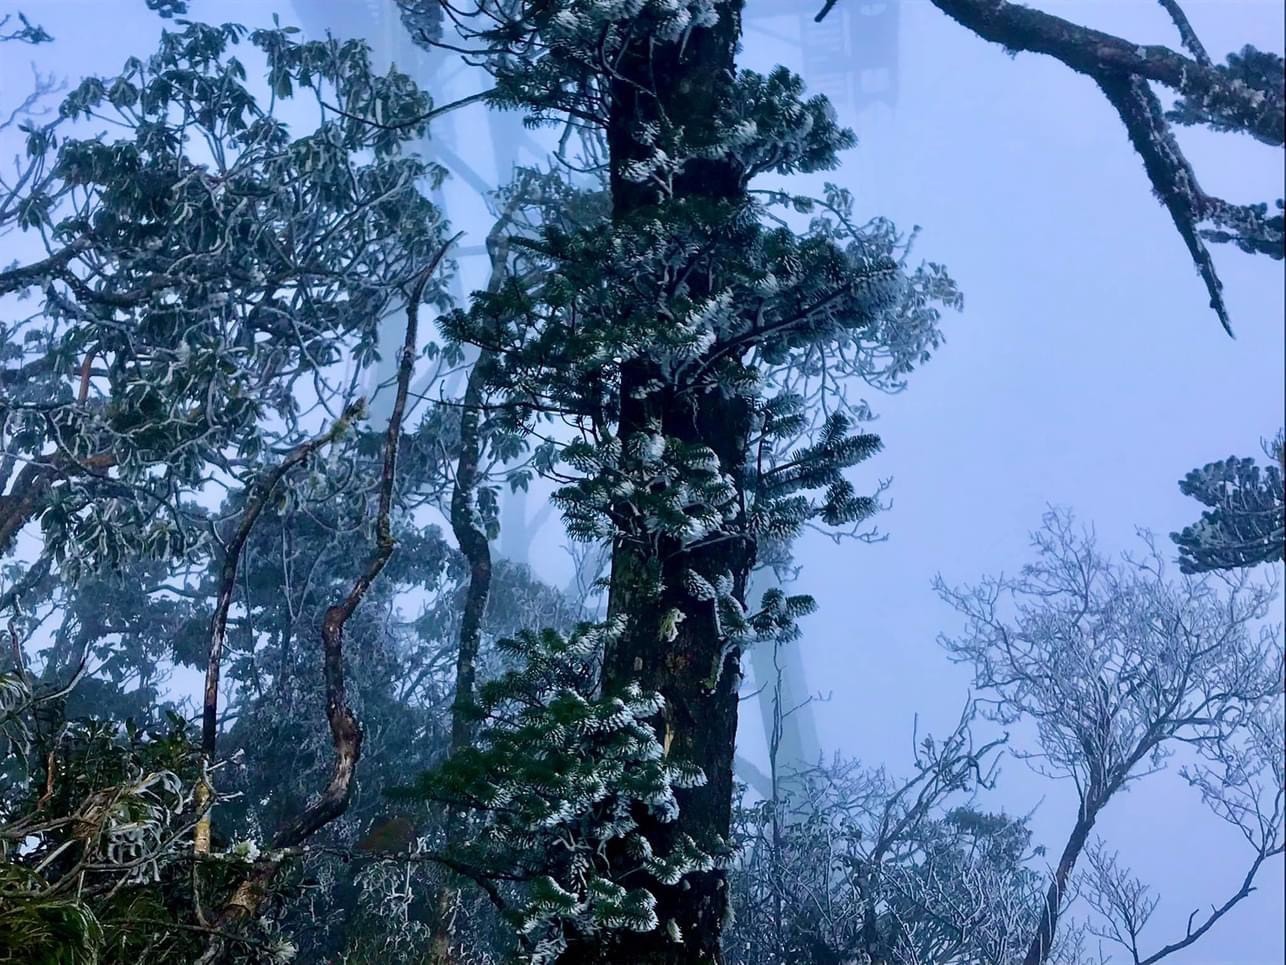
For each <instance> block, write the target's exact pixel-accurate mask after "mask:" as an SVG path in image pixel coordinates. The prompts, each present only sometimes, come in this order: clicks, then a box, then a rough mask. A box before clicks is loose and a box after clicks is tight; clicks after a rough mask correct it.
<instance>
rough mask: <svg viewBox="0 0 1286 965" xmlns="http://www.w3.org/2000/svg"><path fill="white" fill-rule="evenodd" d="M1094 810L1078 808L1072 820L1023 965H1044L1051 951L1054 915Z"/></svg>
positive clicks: (1090, 827)
mask: <svg viewBox="0 0 1286 965" xmlns="http://www.w3.org/2000/svg"><path fill="white" fill-rule="evenodd" d="M1098 811H1099V809H1098V808H1097V807H1089V806H1086V805H1082V807H1081V813H1080V816H1079V817H1077V819H1076V824H1075V825H1073V827H1072V833H1071V834H1070V835H1068V837H1067V843H1066V844H1065V845H1064V846H1063V853H1062V855H1060V856H1059V859H1058V867H1057V868H1055V869H1054V877H1053V880H1052V881H1050V883H1049V888H1047V889H1046V891H1045V903H1044V907H1043V908H1042V910H1041V915H1040V924H1039V925H1037V927H1036V934H1035V936H1034V937H1033V938H1032V940H1031V944H1030V945H1029V946H1028V947H1027V955H1026V957H1025V958H1024V959H1023V965H1044V963H1045V961H1046V960H1047V959H1048V958H1049V953H1050V951H1051V950H1052V948H1053V944H1054V935H1055V933H1056V931H1057V929H1058V916H1059V914H1060V913H1061V912H1062V906H1063V897H1064V896H1065V895H1066V894H1067V886H1068V884H1069V883H1070V881H1071V877H1072V871H1073V870H1074V869H1075V867H1076V861H1077V859H1078V858H1079V857H1080V856H1081V852H1082V851H1084V850H1085V845H1086V843H1087V842H1088V841H1089V837H1090V832H1091V831H1092V830H1093V829H1094V821H1095V820H1096V819H1097V818H1098Z"/></svg>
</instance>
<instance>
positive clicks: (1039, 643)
mask: <svg viewBox="0 0 1286 965" xmlns="http://www.w3.org/2000/svg"><path fill="white" fill-rule="evenodd" d="M1141 535H1142V539H1143V544H1144V552H1143V553H1142V554H1141V555H1139V556H1131V555H1125V556H1123V557H1122V558H1121V559H1120V560H1113V559H1111V558H1109V557H1108V556H1106V555H1104V554H1103V553H1102V552H1101V551H1100V550H1099V549H1098V547H1097V545H1096V540H1095V536H1094V534H1093V532H1092V531H1091V530H1088V529H1082V528H1080V527H1078V526H1077V524H1076V523H1075V521H1074V519H1073V517H1072V515H1071V514H1070V513H1068V512H1066V511H1058V510H1051V511H1050V512H1049V513H1047V514H1046V516H1045V518H1044V525H1043V526H1042V527H1041V529H1040V530H1038V531H1037V532H1036V533H1035V534H1034V535H1033V545H1034V547H1035V550H1036V560H1035V562H1033V563H1031V564H1029V565H1027V566H1024V567H1023V569H1022V571H1021V573H1020V574H1019V576H1018V577H1017V578H1006V577H1003V576H1002V577H997V578H989V579H985V580H984V581H983V582H981V583H979V584H978V585H976V586H972V587H966V588H949V587H948V586H947V585H946V584H945V583H944V582H943V581H942V579H941V578H940V577H939V578H938V580H937V581H936V584H935V585H936V588H937V590H938V592H939V593H940V595H941V596H942V597H943V599H945V600H946V601H947V602H948V603H950V604H951V605H952V606H953V607H954V608H955V609H956V610H957V611H958V612H960V613H961V614H962V615H964V617H965V618H966V626H965V629H964V631H963V633H962V634H961V635H959V636H957V637H950V638H949V637H943V639H942V643H943V645H944V646H945V647H946V649H947V651H948V652H949V653H950V655H951V656H952V657H953V658H954V659H955V660H957V661H960V662H963V663H969V664H972V665H973V668H974V675H975V684H976V686H977V687H979V688H980V689H981V691H983V692H984V693H985V694H986V695H987V696H986V704H985V706H986V707H987V708H988V713H989V714H990V715H991V716H992V717H993V718H994V719H996V720H999V721H1002V722H1005V723H1007V724H1008V723H1015V722H1018V721H1028V722H1031V723H1034V724H1035V725H1036V730H1037V735H1038V743H1039V750H1038V751H1035V752H1032V753H1028V754H1025V755H1023V756H1025V757H1026V758H1027V760H1028V761H1029V762H1030V763H1031V764H1032V765H1033V767H1034V768H1035V769H1036V770H1037V771H1038V772H1039V773H1042V774H1045V775H1048V776H1050V777H1053V778H1066V779H1070V780H1071V782H1072V783H1073V785H1074V786H1075V788H1076V793H1077V799H1078V808H1077V813H1076V820H1075V822H1074V824H1073V826H1072V828H1071V830H1070V832H1069V834H1068V836H1067V839H1066V841H1065V843H1064V845H1063V848H1062V851H1061V853H1060V855H1059V858H1058V861H1057V864H1056V865H1055V866H1054V868H1053V871H1052V875H1051V879H1050V882H1049V886H1048V888H1047V891H1046V895H1045V900H1044V908H1043V913H1042V914H1041V915H1040V918H1039V921H1038V923H1037V925H1036V927H1035V929H1034V933H1033V934H1032V936H1031V940H1030V943H1029V946H1028V949H1027V954H1026V956H1025V958H1024V961H1025V963H1026V965H1041V963H1043V962H1047V961H1048V960H1049V957H1050V950H1051V948H1052V946H1053V941H1054V938H1055V935H1056V932H1057V929H1058V925H1059V916H1060V913H1061V912H1062V911H1063V910H1064V909H1065V907H1066V905H1067V903H1068V895H1069V889H1070V888H1071V886H1072V882H1073V871H1074V870H1075V867H1076V864H1077V861H1078V860H1079V859H1080V858H1081V856H1082V854H1083V853H1084V852H1086V849H1087V847H1089V846H1090V835H1091V832H1092V831H1093V829H1094V825H1095V822H1096V821H1097V819H1098V817H1099V815H1100V814H1101V813H1102V811H1103V809H1104V808H1105V807H1106V806H1107V804H1108V803H1109V802H1110V801H1111V800H1112V798H1113V797H1115V796H1116V795H1117V794H1118V793H1120V792H1121V791H1122V790H1124V789H1125V788H1127V787H1129V786H1130V785H1131V784H1133V783H1135V782H1137V781H1139V780H1141V779H1142V778H1144V777H1146V776H1148V775H1150V774H1152V773H1154V772H1156V771H1158V770H1160V769H1162V768H1163V767H1164V765H1165V762H1166V759H1167V758H1168V757H1169V756H1170V755H1171V754H1173V753H1174V752H1175V751H1176V750H1178V749H1180V748H1182V747H1187V748H1189V749H1190V752H1191V753H1193V754H1195V755H1196V757H1197V759H1198V761H1199V762H1200V763H1198V764H1196V765H1193V766H1191V767H1189V768H1186V769H1185V771H1184V773H1185V774H1186V775H1187V776H1188V779H1189V781H1190V782H1191V783H1193V784H1194V785H1195V786H1196V787H1197V788H1199V789H1200V791H1201V793H1202V795H1203V797H1204V798H1205V799H1206V801H1207V803H1209V804H1210V805H1211V807H1212V809H1213V810H1214V812H1215V813H1216V814H1217V815H1219V816H1220V817H1222V818H1223V819H1225V820H1228V821H1231V823H1233V825H1234V826H1236V827H1237V828H1239V829H1240V830H1241V831H1242V833H1243V835H1244V836H1245V837H1246V838H1247V840H1248V841H1249V842H1250V843H1251V845H1252V851H1253V858H1252V862H1251V865H1250V868H1249V871H1248V873H1247V878H1246V882H1245V884H1244V885H1243V888H1242V889H1241V891H1240V892H1239V893H1238V896H1234V897H1233V898H1232V900H1230V901H1228V902H1227V903H1226V904H1225V905H1224V906H1223V907H1221V908H1218V909H1216V910H1215V912H1214V913H1213V914H1212V915H1211V916H1210V918H1209V920H1207V921H1205V922H1204V923H1203V924H1202V925H1201V926H1200V927H1190V928H1189V932H1188V935H1187V936H1186V937H1185V938H1184V939H1183V941H1182V942H1181V943H1178V944H1177V945H1176V946H1175V947H1173V948H1169V949H1168V950H1165V954H1168V952H1169V951H1173V950H1175V949H1176V948H1177V947H1184V946H1186V945H1188V944H1191V943H1192V942H1194V941H1196V940H1197V939H1198V938H1200V937H1201V935H1202V934H1204V932H1205V931H1206V930H1208V929H1209V927H1210V926H1211V925H1213V924H1214V922H1215V921H1216V920H1218V919H1219V918H1221V917H1222V916H1223V915H1224V914H1225V913H1226V912H1227V911H1228V910H1230V909H1231V908H1232V907H1233V906H1234V905H1235V904H1237V902H1238V901H1240V899H1241V898H1242V897H1245V894H1248V893H1249V888H1250V887H1251V882H1253V879H1254V877H1255V875H1256V873H1257V872H1258V871H1259V869H1260V868H1261V867H1262V866H1263V864H1264V863H1265V862H1266V861H1267V860H1268V858H1269V857H1271V856H1272V855H1274V854H1277V853H1280V851H1281V843H1280V842H1281V835H1280V830H1281V829H1280V824H1281V808H1282V781H1281V778H1282V764H1281V744H1280V740H1279V739H1278V738H1279V737H1280V732H1279V731H1275V730H1274V726H1273V724H1272V721H1274V720H1280V714H1281V699H1282V641H1281V635H1280V628H1279V627H1270V626H1266V625H1264V619H1265V617H1267V615H1268V612H1269V606H1270V603H1271V601H1272V600H1273V599H1274V596H1275V591H1276V586H1275V581H1271V580H1270V581H1269V582H1268V583H1267V584H1265V583H1257V582H1254V581H1252V579H1251V578H1250V576H1249V575H1247V573H1246V572H1245V571H1240V572H1238V573H1230V574H1222V575H1221V576H1220V577H1219V578H1217V579H1216V578H1209V577H1206V578H1198V577H1196V576H1181V577H1179V578H1171V577H1170V576H1169V575H1168V574H1167V572H1166V566H1165V561H1164V560H1163V558H1162V556H1161V554H1160V552H1159V551H1158V549H1157V546H1156V544H1155V543H1154V541H1153V539H1152V537H1151V535H1150V534H1147V533H1143V534H1141ZM1274 734H1276V735H1277V736H1276V737H1273V736H1272V735H1274ZM1274 741H1276V743H1275V744H1274ZM1112 864H1113V863H1112V862H1111V861H1110V860H1108V859H1105V858H1103V857H1101V856H1100V857H1099V858H1097V859H1094V860H1093V862H1092V865H1091V875H1090V881H1091V892H1092V893H1094V894H1095V895H1097V898H1096V899H1095V900H1097V901H1099V902H1100V903H1101V905H1102V907H1103V908H1104V909H1107V910H1108V911H1110V912H1111V914H1109V915H1108V917H1109V919H1114V920H1116V921H1118V925H1117V926H1116V927H1117V928H1118V929H1119V937H1120V938H1121V939H1122V940H1123V942H1124V943H1125V944H1126V945H1127V947H1131V948H1132V949H1133V948H1136V947H1137V946H1136V945H1135V944H1134V938H1135V937H1136V936H1137V927H1141V925H1142V923H1143V922H1144V921H1145V920H1146V917H1147V916H1146V914H1145V913H1144V912H1145V911H1148V910H1149V908H1148V905H1147V902H1146V901H1145V900H1144V898H1143V897H1142V892H1140V891H1139V890H1138V889H1136V888H1134V886H1129V885H1125V884H1123V883H1121V880H1120V878H1119V876H1118V875H1116V874H1115V872H1114V871H1113V870H1112ZM1136 926H1137V927H1136ZM1113 934H1114V936H1116V932H1113ZM1158 957H1161V956H1160V955H1158V956H1154V957H1149V958H1139V957H1138V956H1137V954H1136V959H1135V960H1136V961H1148V962H1154V961H1156V960H1157V958H1158Z"/></svg>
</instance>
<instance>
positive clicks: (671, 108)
mask: <svg viewBox="0 0 1286 965" xmlns="http://www.w3.org/2000/svg"><path fill="white" fill-rule="evenodd" d="M718 9H719V15H720V18H719V21H718V23H717V24H715V25H714V26H712V27H710V28H698V29H695V30H693V31H692V32H691V34H690V36H688V37H687V38H686V39H685V41H684V42H682V43H673V44H660V43H654V42H636V43H634V44H631V45H630V46H629V47H628V48H627V50H626V51H625V54H624V56H623V57H622V58H621V60H620V62H619V65H618V69H617V75H616V76H615V78H614V79H613V81H612V84H611V107H610V120H609V124H608V131H607V141H608V148H609V154H610V162H611V190H612V202H613V219H614V221H615V222H616V223H617V224H618V225H622V226H628V225H629V224H631V223H634V222H636V221H639V220H641V219H643V218H646V217H648V216H649V214H650V213H651V212H653V211H655V210H656V206H658V205H668V204H676V203H677V204H682V203H689V202H713V203H728V204H729V205H730V206H736V205H737V204H739V203H742V202H744V200H745V197H746V196H745V188H744V179H743V177H742V171H741V170H740V169H739V167H738V166H737V164H736V162H735V161H733V160H732V159H729V158H724V157H713V158H699V159H690V160H688V162H687V163H686V165H685V166H684V168H683V170H682V171H681V172H680V173H679V174H678V175H677V176H676V178H675V181H674V193H673V195H672V196H671V197H669V198H663V197H661V196H660V195H659V193H658V189H657V188H656V186H655V185H651V184H640V183H638V182H635V181H631V180H628V179H626V178H625V177H623V171H624V167H625V165H627V164H628V163H629V162H631V161H633V160H637V159H639V158H641V157H643V156H644V155H645V154H646V153H647V152H649V151H650V148H648V147H646V146H644V145H641V144H639V143H638V140H637V131H638V129H639V125H640V123H657V122H663V119H674V118H681V119H682V120H681V122H680V123H681V125H682V129H683V134H684V143H685V144H686V145H702V144H711V143H714V142H715V140H716V137H717V135H716V132H715V130H714V121H715V118H716V117H718V116H719V114H720V113H721V111H722V109H723V108H724V106H725V105H726V103H727V100H728V97H729V94H730V92H731V87H732V81H733V76H734V71H735V55H736V50H737V42H738V39H739V36H740V32H741V10H742V3H741V0H730V2H727V3H722V4H719V5H718ZM707 287H708V283H707ZM701 288H702V282H700V281H697V282H694V283H693V285H692V295H693V297H694V298H700V297H701V296H702V295H703V294H704V292H703V291H702V290H701ZM658 375H659V373H658V372H657V371H656V370H655V369H654V367H653V366H651V365H650V364H649V363H648V362H646V361H644V360H638V361H631V362H627V363H626V364H625V366H624V367H623V371H622V376H621V392H620V423H619V434H620V437H621V438H628V437H629V436H630V435H631V434H632V433H635V432H642V431H647V430H648V429H649V428H650V427H651V426H656V425H659V426H660V429H661V432H662V434H663V435H664V436H666V437H667V438H673V439H679V440H682V441H684V442H688V443H694V444H700V445H704V446H707V447H709V448H710V449H711V450H713V451H714V453H715V454H716V456H717V458H718V460H719V463H720V466H721V468H722V469H723V471H724V472H725V473H727V474H728V475H730V476H731V477H732V478H734V479H736V478H739V477H740V476H741V475H742V472H743V470H742V466H743V463H744V456H745V452H746V448H747V445H748V440H749V435H750V430H751V412H750V409H749V406H748V405H747V404H746V402H745V401H744V400H742V399H740V398H735V397H726V396H724V395H722V394H721V393H719V392H717V391H713V392H706V393H700V392H695V391H694V392H690V393H689V392H685V391H684V390H685V388H689V387H687V386H684V385H681V384H676V383H675V382H674V381H673V380H671V381H670V382H669V384H664V383H663V384H662V387H661V388H659V389H652V390H648V391H646V392H645V391H644V390H643V387H644V386H645V385H648V384H649V383H653V384H655V382H654V380H655V379H656V378H657V376H658ZM739 530H740V528H739V527H732V531H726V532H724V533H721V534H718V535H719V536H720V537H722V538H719V539H706V540H704V541H702V542H700V543H699V544H696V545H694V546H688V547H685V546H683V545H682V544H680V542H679V541H678V540H676V539H673V538H661V539H660V540H659V541H658V542H657V543H656V544H653V545H651V546H650V547H649V548H648V549H646V550H645V549H642V548H640V545H639V544H637V543H634V542H631V541H629V540H627V539H624V538H618V539H617V540H616V543H615V545H614V547H613V554H612V566H611V581H610V591H609V597H608V612H609V615H611V616H616V615H621V616H624V617H626V618H627V624H626V629H625V630H624V633H623V634H622V635H621V637H620V638H619V639H618V640H617V641H616V643H615V644H614V646H612V648H611V649H610V650H609V652H608V653H607V654H605V655H604V668H603V691H604V692H605V693H609V694H610V693H619V692H621V691H622V690H624V689H625V688H626V687H627V686H629V685H630V684H632V683H636V684H638V685H639V686H640V687H641V688H642V689H643V690H645V691H657V692H659V693H660V694H661V695H662V696H663V697H664V698H665V704H666V706H665V711H664V713H663V719H659V720H657V721H655V726H656V727H657V730H658V734H659V737H660V739H661V743H662V745H663V746H664V747H665V748H666V749H667V750H666V752H667V753H668V754H671V755H675V756H676V757H679V758H681V759H684V760H687V761H690V762H692V763H694V764H696V765H697V766H699V767H700V768H701V769H702V771H703V772H704V773H705V776H706V783H705V784H704V785H703V786H701V787H696V788H691V789H687V790H681V791H679V792H678V794H677V797H678V802H679V817H678V820H677V821H675V822H673V823H668V824H667V823H662V822H659V821H656V820H655V819H653V818H651V817H650V816H649V815H648V814H646V813H645V812H644V811H643V809H642V808H640V809H639V814H638V819H639V822H640V826H641V828H642V830H643V833H644V834H645V835H646V836H647V837H648V839H649V841H650V842H651V844H652V846H653V848H654V850H655V851H656V852H657V853H665V852H666V851H668V850H670V848H671V847H672V845H673V844H674V842H675V840H676V839H677V838H678V837H679V836H680V835H683V834H687V835H689V836H691V837H692V838H693V839H694V840H695V841H696V842H697V844H698V845H700V846H702V847H704V848H705V849H707V850H708V851H710V852H714V853H716V854H717V853H720V852H722V850H723V848H724V846H725V842H726V840H727V837H728V835H729V833H730V826H731V819H732V797H733V755H734V751H735V744H736V731H737V703H738V700H737V692H738V687H739V683H740V679H741V671H740V653H739V651H738V650H736V649H735V648H734V647H730V646H729V645H728V643H727V641H726V639H724V638H723V635H722V631H721V629H720V626H719V621H718V619H717V616H716V612H715V609H714V604H713V603H712V602H707V601H694V600H693V598H692V597H690V596H689V595H688V594H687V593H686V592H685V590H684V585H685V583H684V574H685V572H686V571H688V570H695V571H696V572H698V573H700V574H702V575H703V576H705V577H706V578H707V579H709V580H710V582H712V583H713V582H715V580H716V579H717V577H718V576H719V575H721V574H725V573H726V574H731V576H732V580H733V594H734V596H736V597H737V598H738V599H740V600H742V601H743V602H744V598H745V593H746V586H747V583H748V582H749V577H750V571H751V568H752V566H753V564H754V557H755V553H754V546H753V542H752V541H750V540H749V539H748V538H746V537H745V536H743V535H741V533H740V531H739ZM658 576H659V578H660V582H661V584H662V586H663V589H662V591H661V593H660V594H659V596H658V595H657V594H656V593H655V592H654V590H653V589H652V587H654V586H655V585H656V584H655V578H656V577H658ZM672 609H677V610H679V611H680V612H682V613H684V615H685V619H684V620H683V621H682V622H681V623H679V624H678V626H677V632H675V633H673V634H666V633H664V632H663V627H662V621H663V615H664V614H666V613H668V612H669V611H671V610H672ZM667 636H668V637H669V639H667ZM635 863H636V862H635ZM621 864H622V865H623V866H628V865H629V864H630V862H628V861H627V860H626V859H625V858H624V857H622V859H621ZM622 870H623V869H622ZM626 880H627V882H628V883H629V885H630V886H632V887H637V886H642V887H646V888H647V889H648V890H649V891H650V892H651V893H652V894H653V895H654V896H655V897H656V900H657V908H656V912H657V916H658V918H659V920H660V926H661V927H659V928H657V929H655V930H653V931H651V932H648V933H644V934H634V933H631V934H629V935H628V936H622V935H620V934H617V935H616V937H610V936H603V937H596V938H593V939H582V940H580V941H578V942H576V943H574V944H573V945H572V947H571V948H570V949H569V950H568V952H567V953H566V955H565V956H564V959H563V961H565V962H568V963H573V965H588V963H603V965H605V963H609V962H610V963H614V965H622V963H640V965H642V963H646V965H661V963H665V965H680V963H695V962H721V961H723V956H722V951H721V948H720V932H721V929H722V925H723V921H724V918H725V916H726V913H727V907H728V888H727V879H726V875H725V873H724V871H723V870H721V869H717V868H716V869H715V870H711V871H705V872H699V873H693V874H689V875H687V876H685V877H684V878H683V879H682V880H680V881H679V882H678V883H677V884H672V885H667V884H665V883H663V882H661V881H657V880H650V879H649V878H648V876H646V875H642V874H638V873H635V874H634V875H632V876H630V877H629V878H628V879H626ZM671 925H673V926H674V927H677V929H678V932H679V935H680V937H681V939H682V940H681V941H675V940H674V939H673V938H672V937H671V935H670V926H671Z"/></svg>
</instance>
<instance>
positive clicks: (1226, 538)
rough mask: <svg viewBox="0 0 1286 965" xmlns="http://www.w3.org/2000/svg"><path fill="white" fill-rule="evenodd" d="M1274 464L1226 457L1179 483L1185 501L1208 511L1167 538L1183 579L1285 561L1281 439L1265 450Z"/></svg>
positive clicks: (1285, 521) (1285, 526) (1285, 530)
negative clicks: (1176, 549) (1176, 553)
mask: <svg viewBox="0 0 1286 965" xmlns="http://www.w3.org/2000/svg"><path fill="white" fill-rule="evenodd" d="M1265 448H1266V449H1267V451H1268V454H1269V457H1270V458H1271V459H1272V460H1273V462H1270V463H1269V464H1268V465H1267V466H1259V465H1257V464H1256V463H1255V461H1254V460H1253V459H1249V458H1245V459H1239V458H1237V457H1236V456H1229V457H1228V458H1227V459H1224V460H1223V461H1221V462H1212V463H1208V464H1207V465H1205V466H1203V467H1201V468H1200V469H1194V470H1192V472H1190V473H1188V475H1187V476H1185V477H1184V478H1183V480H1182V481H1181V482H1180V483H1179V489H1180V490H1182V492H1183V494H1184V495H1185V496H1191V497H1193V498H1194V499H1196V500H1197V501H1198V502H1200V503H1201V504H1202V505H1203V506H1206V507H1209V508H1208V509H1206V510H1205V511H1204V512H1203V513H1202V514H1201V519H1200V520H1199V521H1198V522H1196V523H1193V524H1191V525H1190V526H1186V527H1184V528H1183V529H1182V530H1181V531H1180V532H1177V533H1172V534H1171V536H1170V538H1171V539H1173V540H1174V541H1175V543H1177V544H1178V546H1179V566H1180V569H1182V571H1183V572H1184V573H1205V572H1209V571H1211V570H1229V569H1236V568H1238V567H1243V566H1255V565H1257V564H1259V563H1269V562H1273V561H1277V562H1280V561H1281V560H1283V559H1286V502H1284V501H1283V500H1284V499H1286V494H1284V492H1283V488H1282V472H1283V463H1282V436H1281V434H1279V435H1278V437H1277V439H1276V440H1275V441H1274V442H1273V444H1272V445H1271V446H1267V447H1265Z"/></svg>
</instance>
